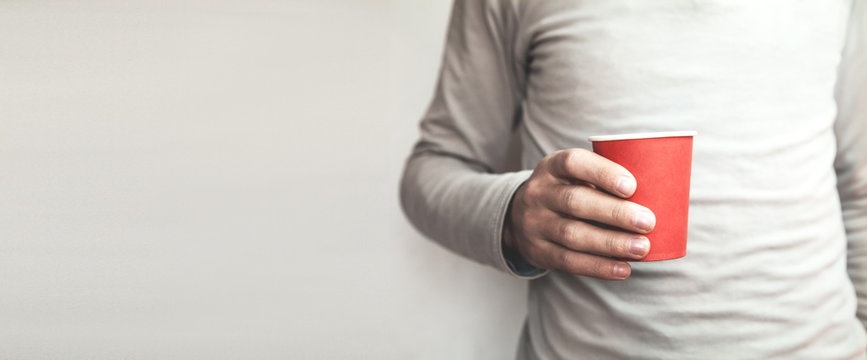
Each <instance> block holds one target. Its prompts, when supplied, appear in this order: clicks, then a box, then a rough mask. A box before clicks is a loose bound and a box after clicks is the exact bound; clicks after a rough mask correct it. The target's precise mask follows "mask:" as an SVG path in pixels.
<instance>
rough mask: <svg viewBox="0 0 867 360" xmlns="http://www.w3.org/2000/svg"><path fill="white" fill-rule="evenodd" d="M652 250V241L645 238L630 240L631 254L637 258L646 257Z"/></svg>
mask: <svg viewBox="0 0 867 360" xmlns="http://www.w3.org/2000/svg"><path fill="white" fill-rule="evenodd" d="M649 250H650V241H648V240H647V239H645V238H635V239H632V240H629V252H630V253H632V255H635V256H644V255H645V254H647V252H648V251H649Z"/></svg>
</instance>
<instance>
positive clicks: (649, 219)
mask: <svg viewBox="0 0 867 360" xmlns="http://www.w3.org/2000/svg"><path fill="white" fill-rule="evenodd" d="M655 224H656V217H655V216H653V213H652V212H650V211H647V210H640V211H638V213H636V214H635V227H637V228H639V229H641V230H644V231H650V230H653V225H655Z"/></svg>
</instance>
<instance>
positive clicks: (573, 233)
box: [559, 221, 580, 243]
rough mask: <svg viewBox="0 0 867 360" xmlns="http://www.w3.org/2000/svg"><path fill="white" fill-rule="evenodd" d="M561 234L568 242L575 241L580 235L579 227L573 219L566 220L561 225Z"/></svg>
mask: <svg viewBox="0 0 867 360" xmlns="http://www.w3.org/2000/svg"><path fill="white" fill-rule="evenodd" d="M559 235H560V238H561V239H562V240H563V241H564V242H566V243H574V242H575V241H576V240H578V238H579V236H580V234H579V231H578V227H577V226H576V225H575V224H573V223H572V222H571V221H564V222H563V223H562V224H561V225H560V231H559Z"/></svg>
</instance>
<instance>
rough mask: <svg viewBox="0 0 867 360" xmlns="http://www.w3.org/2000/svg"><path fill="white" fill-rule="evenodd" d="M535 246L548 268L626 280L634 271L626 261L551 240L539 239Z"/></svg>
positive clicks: (601, 277)
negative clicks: (592, 253)
mask: <svg viewBox="0 0 867 360" xmlns="http://www.w3.org/2000/svg"><path fill="white" fill-rule="evenodd" d="M534 246H535V247H536V249H535V250H534V252H536V253H538V257H541V258H542V259H543V260H542V261H543V262H545V263H546V264H547V266H543V267H544V268H547V269H557V270H562V271H565V272H568V273H570V274H575V275H584V276H591V277H595V278H599V279H606V280H624V279H626V278H628V277H629V275H630V274H631V273H632V268H631V267H630V266H629V264H628V263H626V262H625V261H621V260H616V259H611V258H607V257H603V256H598V255H591V254H587V253H581V252H575V251H571V250H569V249H567V248H565V247H563V246H560V245H559V244H556V243H553V242H549V241H539V242H536V243H535V245H534Z"/></svg>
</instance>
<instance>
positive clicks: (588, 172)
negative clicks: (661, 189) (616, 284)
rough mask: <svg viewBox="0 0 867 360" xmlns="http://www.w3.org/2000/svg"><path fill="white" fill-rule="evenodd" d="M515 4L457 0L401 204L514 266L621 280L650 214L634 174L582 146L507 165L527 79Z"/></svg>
mask: <svg viewBox="0 0 867 360" xmlns="http://www.w3.org/2000/svg"><path fill="white" fill-rule="evenodd" d="M512 5H514V3H512V2H510V1H509V0H502V1H498V0H487V1H481V0H479V1H455V3H454V9H453V12H452V19H451V23H450V25H449V32H448V38H447V41H446V50H445V56H444V58H443V66H442V69H441V75H440V80H439V84H438V86H437V90H436V95H435V97H434V101H433V103H432V104H431V106H430V109H429V110H428V112H427V114H426V115H425V117H424V119H423V120H422V123H421V133H422V136H421V140H419V142H418V143H417V144H416V146H415V149H414V150H413V153H412V155H411V156H410V159H409V160H408V161H407V164H406V170H405V172H404V177H403V181H402V182H401V200H402V205H403V208H404V212H406V214H407V216H408V217H409V219H410V220H411V221H412V222H413V224H415V226H416V227H417V228H418V229H419V230H421V231H422V232H423V233H425V234H426V235H428V237H430V238H432V239H434V240H436V241H438V242H439V243H441V244H442V245H444V246H446V247H447V248H449V249H451V250H453V251H455V252H457V253H459V254H461V255H464V256H466V257H468V258H471V259H473V260H476V261H478V262H481V263H484V264H488V265H491V266H494V267H496V268H498V269H500V270H503V271H507V272H510V273H512V274H514V275H518V276H520V277H524V278H532V277H537V276H541V275H543V274H544V271H543V269H557V270H562V271H565V272H568V273H571V274H576V275H585V276H592V277H596V278H600V279H610V280H623V279H626V278H627V277H629V275H630V273H631V267H630V266H629V264H628V263H627V262H626V260H625V259H632V260H637V259H641V258H642V257H644V256H646V255H647V252H648V251H649V249H650V242H649V241H648V240H647V238H646V237H645V236H643V235H641V234H646V233H647V232H649V231H651V230H652V229H653V226H654V223H655V218H654V216H653V213H652V212H650V210H649V209H647V208H645V207H643V206H641V205H638V204H635V203H632V202H629V201H627V200H624V199H625V198H629V197H630V196H631V195H632V194H633V192H634V191H635V188H636V183H635V178H634V177H633V176H632V174H630V173H629V172H628V171H627V170H626V169H624V168H623V167H622V166H620V165H617V164H616V163H614V162H612V161H610V160H608V159H605V158H603V157H601V156H599V155H597V154H595V153H593V152H591V151H589V150H585V149H568V150H561V151H556V152H553V153H551V154H548V155H547V156H545V158H543V159H542V160H541V161H540V162H539V164H538V165H537V166H536V168H535V169H534V171H533V172H532V173H531V172H529V171H522V172H514V173H503V170H504V165H505V163H506V156H507V150H508V145H507V144H508V143H509V139H510V137H511V135H512V131H513V129H514V127H515V125H516V121H518V119H519V118H518V114H519V110H520V104H521V101H522V96H523V95H522V89H523V87H524V86H523V82H524V80H525V79H524V78H525V73H524V64H522V63H521V62H520V61H519V60H518V59H516V58H520V57H521V56H516V51H515V49H514V46H515V42H516V39H515V36H516V34H517V33H519V32H520V30H519V29H518V20H517V18H518V15H517V10H516V9H515V8H512V7H511V6H512ZM613 194H616V195H613ZM507 214H508V217H507ZM582 219H583V220H592V221H593V222H596V223H603V224H607V225H611V226H613V227H614V228H616V229H624V231H620V230H612V229H611V228H602V227H598V226H595V225H593V224H592V222H589V221H583V220H582ZM504 235H505V236H504ZM504 244H505V245H506V246H504ZM504 253H505V254H504Z"/></svg>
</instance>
